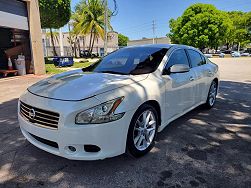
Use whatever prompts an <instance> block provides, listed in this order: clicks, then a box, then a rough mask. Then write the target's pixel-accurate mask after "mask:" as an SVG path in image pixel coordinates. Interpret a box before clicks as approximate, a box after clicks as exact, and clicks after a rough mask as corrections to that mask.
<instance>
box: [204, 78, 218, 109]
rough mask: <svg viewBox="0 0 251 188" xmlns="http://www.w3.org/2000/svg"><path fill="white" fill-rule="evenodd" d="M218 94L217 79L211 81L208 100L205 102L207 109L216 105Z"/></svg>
mask: <svg viewBox="0 0 251 188" xmlns="http://www.w3.org/2000/svg"><path fill="white" fill-rule="evenodd" d="M216 96H217V83H216V81H213V82H212V83H211V86H210V89H209V92H208V96H207V102H206V103H205V107H206V108H207V109H210V108H212V107H213V106H214V104H215V101H216Z"/></svg>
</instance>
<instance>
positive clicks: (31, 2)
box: [0, 0, 45, 74]
mask: <svg viewBox="0 0 251 188" xmlns="http://www.w3.org/2000/svg"><path fill="white" fill-rule="evenodd" d="M20 54H23V55H25V60H26V70H27V72H28V73H35V74H44V73H45V65H44V55H43V45H42V35H41V25H40V14H39V5H38V0H0V69H7V59H8V57H10V58H11V59H12V62H14V59H16V58H17V56H18V55H20Z"/></svg>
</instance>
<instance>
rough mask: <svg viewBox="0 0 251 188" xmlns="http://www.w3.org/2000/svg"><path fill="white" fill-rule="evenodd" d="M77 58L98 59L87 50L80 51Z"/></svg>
mask: <svg viewBox="0 0 251 188" xmlns="http://www.w3.org/2000/svg"><path fill="white" fill-rule="evenodd" d="M79 56H80V57H82V58H95V57H98V55H97V54H94V53H90V52H89V50H80V53H79Z"/></svg>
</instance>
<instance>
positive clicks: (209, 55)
mask: <svg viewBox="0 0 251 188" xmlns="http://www.w3.org/2000/svg"><path fill="white" fill-rule="evenodd" d="M204 56H205V57H207V58H212V57H213V54H204Z"/></svg>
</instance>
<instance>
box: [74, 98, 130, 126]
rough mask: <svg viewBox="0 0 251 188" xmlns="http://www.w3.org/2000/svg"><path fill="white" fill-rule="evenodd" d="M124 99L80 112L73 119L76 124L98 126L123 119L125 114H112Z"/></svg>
mask: <svg viewBox="0 0 251 188" xmlns="http://www.w3.org/2000/svg"><path fill="white" fill-rule="evenodd" d="M123 99H124V97H120V98H117V99H114V100H111V101H108V102H105V103H103V104H100V105H98V106H95V107H93V108H90V109H88V110H85V111H83V112H80V113H79V114H78V115H77V116H76V119H75V123H76V124H100V123H107V122H110V121H115V120H118V119H120V118H122V117H123V115H124V114H125V113H120V114H114V112H115V110H116V109H117V107H118V106H119V105H120V103H121V102H122V101H123Z"/></svg>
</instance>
